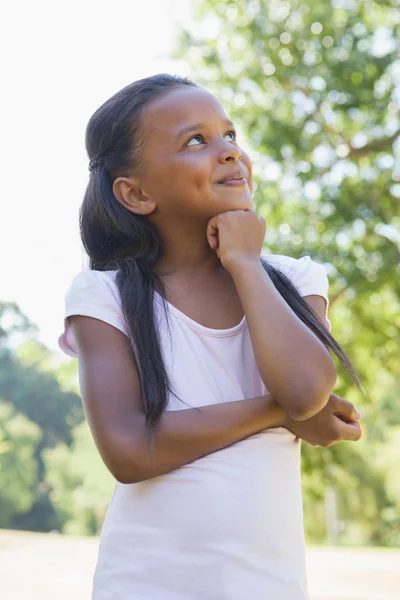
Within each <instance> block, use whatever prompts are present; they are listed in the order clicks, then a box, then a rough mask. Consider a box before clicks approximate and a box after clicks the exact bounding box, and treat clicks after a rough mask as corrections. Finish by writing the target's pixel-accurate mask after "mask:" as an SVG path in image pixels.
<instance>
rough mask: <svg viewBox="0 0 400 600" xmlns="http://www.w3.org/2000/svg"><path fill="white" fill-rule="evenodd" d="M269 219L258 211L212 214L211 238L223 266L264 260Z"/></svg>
mask: <svg viewBox="0 0 400 600" xmlns="http://www.w3.org/2000/svg"><path fill="white" fill-rule="evenodd" d="M265 229H266V225H265V219H264V217H260V216H259V215H258V214H257V213H256V212H255V211H254V210H228V211H227V212H224V213H220V214H218V215H216V216H215V217H212V218H211V219H210V220H209V221H208V224H207V231H206V235H207V241H208V243H209V245H210V247H211V248H212V249H213V250H215V251H216V253H217V256H218V258H219V259H220V261H221V263H222V266H223V267H224V268H225V269H226V270H227V271H229V268H230V267H232V265H233V264H235V263H237V262H239V261H241V260H245V261H254V260H255V261H257V262H259V261H260V254H261V249H262V246H263V242H264V237H265Z"/></svg>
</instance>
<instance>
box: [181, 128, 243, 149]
mask: <svg viewBox="0 0 400 600" xmlns="http://www.w3.org/2000/svg"><path fill="white" fill-rule="evenodd" d="M225 135H231V136H232V138H233V139H232V142H236V131H227V132H226V134H225ZM196 139H197V140H201V143H204V137H203V136H202V135H200V134H199V133H198V134H197V135H194V136H193V137H192V138H190V140H189V141H188V142H187V144H186V147H188V146H193V145H194V146H198V145H199V144H191V143H190V142H192V140H196Z"/></svg>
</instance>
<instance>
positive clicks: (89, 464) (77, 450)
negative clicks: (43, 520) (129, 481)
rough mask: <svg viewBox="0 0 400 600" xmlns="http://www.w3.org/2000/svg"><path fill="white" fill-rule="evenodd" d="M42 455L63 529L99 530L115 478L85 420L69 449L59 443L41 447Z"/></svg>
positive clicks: (69, 531)
mask: <svg viewBox="0 0 400 600" xmlns="http://www.w3.org/2000/svg"><path fill="white" fill-rule="evenodd" d="M43 458H44V461H45V465H46V481H47V482H48V483H49V484H50V486H51V494H50V497H51V499H52V502H53V505H54V506H55V507H56V510H57V513H58V515H59V520H60V522H62V531H64V532H65V533H73V534H79V535H82V534H88V535H93V534H97V533H99V531H100V528H101V526H102V524H103V520H104V517H105V514H106V511H107V507H108V504H109V502H110V500H111V496H112V492H113V488H114V486H115V479H114V477H113V476H112V475H111V473H110V472H109V471H108V469H107V468H106V466H105V465H104V463H103V461H102V460H101V458H100V455H99V453H98V451H97V449H96V446H95V444H94V442H93V439H92V436H91V434H90V430H89V426H88V424H87V422H86V421H84V422H83V423H81V424H80V425H78V426H77V427H76V428H75V429H74V432H73V443H72V446H71V448H68V447H67V446H66V445H65V444H59V445H58V446H57V447H56V448H51V449H50V448H49V449H46V450H44V451H43Z"/></svg>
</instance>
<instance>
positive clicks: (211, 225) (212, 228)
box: [206, 217, 219, 250]
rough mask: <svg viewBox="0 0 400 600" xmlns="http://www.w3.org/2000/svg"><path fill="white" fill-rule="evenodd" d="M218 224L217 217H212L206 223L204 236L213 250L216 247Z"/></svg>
mask: <svg viewBox="0 0 400 600" xmlns="http://www.w3.org/2000/svg"><path fill="white" fill-rule="evenodd" d="M218 225H219V222H218V220H217V217H212V219H210V220H209V221H208V223H207V229H206V237H207V241H208V243H209V245H210V247H211V248H212V249H213V250H215V249H216V248H218Z"/></svg>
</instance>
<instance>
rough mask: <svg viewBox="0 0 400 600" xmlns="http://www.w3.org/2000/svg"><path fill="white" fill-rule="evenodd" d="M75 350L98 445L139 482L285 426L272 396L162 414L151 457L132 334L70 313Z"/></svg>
mask: <svg viewBox="0 0 400 600" xmlns="http://www.w3.org/2000/svg"><path fill="white" fill-rule="evenodd" d="M70 322H71V327H72V329H73V333H74V337H75V340H76V344H77V350H78V365H79V383H80V390H81V396H82V403H83V406H84V410H85V414H86V417H87V420H88V423H89V427H90V430H91V433H92V435H93V439H94V441H95V443H96V446H97V449H98V451H99V453H100V455H101V457H102V459H103V461H104V463H105V464H106V466H107V468H108V469H109V470H110V472H111V473H112V474H113V475H114V477H115V478H116V479H117V480H118V481H120V482H122V483H136V482H139V481H144V480H146V479H150V478H152V477H156V476H157V475H162V474H164V473H168V472H169V471H172V470H174V469H177V468H178V467H181V466H183V465H186V464H188V463H191V462H193V461H194V460H196V459H198V458H200V457H202V456H205V455H207V454H210V453H212V452H215V451H217V450H220V449H221V448H225V447H226V446H230V445H231V444H234V443H235V442H238V441H239V440H242V439H244V438H247V437H249V436H251V435H254V434H255V433H258V432H259V431H262V430H264V429H268V428H272V427H280V426H282V425H283V422H284V420H285V413H284V410H283V409H282V407H281V406H280V405H279V404H278V403H277V402H275V401H274V400H273V399H272V397H271V395H269V394H267V395H266V396H261V397H257V398H251V399H246V400H238V401H237V402H226V403H221V404H216V405H211V406H204V407H202V408H201V411H199V410H195V409H183V410H178V411H165V412H164V413H163V414H162V417H161V420H160V422H159V424H158V426H157V428H156V431H155V434H154V449H153V453H152V457H151V458H150V456H149V454H148V449H147V441H146V436H145V414H144V411H143V404H142V399H141V391H140V382H139V377H138V372H137V367H136V362H135V358H134V355H133V351H132V347H131V344H130V342H129V339H128V338H127V336H126V335H125V334H124V333H122V332H121V331H119V330H118V329H116V328H115V327H113V326H112V325H109V324H108V323H105V322H103V321H100V320H98V319H95V318H91V317H85V316H79V315H75V316H73V317H70Z"/></svg>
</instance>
